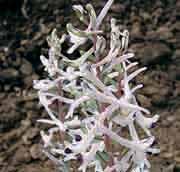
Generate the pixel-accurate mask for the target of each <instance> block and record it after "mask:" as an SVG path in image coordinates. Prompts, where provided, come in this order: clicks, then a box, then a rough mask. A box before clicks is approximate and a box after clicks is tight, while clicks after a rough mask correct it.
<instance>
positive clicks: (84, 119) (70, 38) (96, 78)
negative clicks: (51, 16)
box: [34, 0, 159, 172]
mask: <svg viewBox="0 0 180 172" xmlns="http://www.w3.org/2000/svg"><path fill="white" fill-rule="evenodd" d="M112 3H113V0H109V1H108V2H107V3H106V5H105V6H104V8H103V9H102V11H101V12H100V14H99V15H98V16H97V15H96V13H95V11H94V8H93V7H92V5H90V4H88V5H86V7H85V8H83V7H82V6H81V5H75V6H74V7H73V9H74V10H75V12H76V14H77V16H78V18H79V19H80V21H81V22H82V23H83V24H84V26H86V28H85V29H84V30H79V29H77V28H75V27H73V25H72V24H67V34H64V35H62V37H61V38H59V37H58V36H57V31H56V30H53V32H52V34H51V35H50V36H49V37H48V38H47V41H48V44H49V46H50V49H49V57H48V58H46V57H45V56H41V57H40V59H41V61H42V64H43V65H44V67H45V70H46V71H47V72H48V74H49V78H48V79H43V80H35V81H34V88H35V89H37V90H38V95H39V101H40V104H41V105H43V106H44V108H45V110H46V111H47V113H48V115H49V119H40V120H38V121H39V122H41V123H46V124H49V125H50V126H51V127H50V129H48V131H41V136H42V139H43V142H44V150H43V151H44V153H45V154H46V155H47V156H48V157H49V158H50V159H52V160H53V161H54V162H55V163H56V164H57V165H58V166H59V170H60V171H63V172H66V171H67V172H68V171H72V168H71V163H73V162H74V161H75V162H77V163H76V164H78V165H79V167H78V170H75V171H82V172H86V171H87V170H88V169H94V171H95V172H114V171H116V172H126V171H128V170H131V171H134V172H143V171H148V168H150V163H149V161H148V159H147V154H149V153H151V154H157V153H159V149H157V148H154V147H153V146H154V142H155V137H154V136H152V134H151V132H150V130H149V129H150V128H152V127H154V125H155V123H156V122H157V120H158V118H159V116H158V115H155V116H153V117H151V118H150V117H146V116H145V114H149V113H150V112H149V111H148V110H147V109H145V108H143V107H141V106H140V105H139V104H138V102H137V100H136V97H135V95H134V93H135V91H136V90H138V89H140V88H142V85H137V86H134V87H133V86H132V83H131V81H132V80H133V79H134V78H135V77H136V76H137V75H138V74H139V73H141V72H143V71H144V70H146V68H140V69H137V70H135V71H134V72H132V69H133V67H134V66H136V65H137V62H131V59H132V58H133V57H134V54H133V53H130V52H128V40H129V32H128V31H127V30H124V31H122V32H121V31H120V27H119V26H118V25H117V24H116V20H115V19H114V18H112V19H111V33H110V43H109V41H107V40H106V39H105V37H104V36H103V31H102V30H100V25H101V23H102V21H103V19H104V17H105V15H106V14H107V12H108V10H109V8H110V6H111V5H112ZM64 44H67V45H68V46H69V47H68V48H67V49H66V50H64V48H63V47H64V46H63V45H64ZM89 44H90V45H89ZM108 44H109V50H107V49H108ZM77 52H78V53H77ZM72 57H73V58H72ZM137 125H139V126H140V127H141V128H142V130H143V131H144V136H143V137H141V138H140V136H139V135H140V134H139V133H138V131H137V129H136V127H137ZM122 128H126V129H127V131H129V132H128V133H127V137H125V136H124V137H123V136H121V132H119V131H121V129H122ZM111 144H112V145H114V146H113V147H117V145H121V146H122V147H123V148H124V149H119V150H120V151H119V153H118V152H117V149H116V150H113V148H111V149H110V146H108V145H111ZM124 150H125V151H124ZM110 152H111V153H110ZM122 152H123V153H122ZM121 153H122V154H121ZM110 161H111V162H110ZM91 171H92V170H91Z"/></svg>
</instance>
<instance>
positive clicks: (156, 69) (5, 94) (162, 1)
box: [0, 0, 180, 172]
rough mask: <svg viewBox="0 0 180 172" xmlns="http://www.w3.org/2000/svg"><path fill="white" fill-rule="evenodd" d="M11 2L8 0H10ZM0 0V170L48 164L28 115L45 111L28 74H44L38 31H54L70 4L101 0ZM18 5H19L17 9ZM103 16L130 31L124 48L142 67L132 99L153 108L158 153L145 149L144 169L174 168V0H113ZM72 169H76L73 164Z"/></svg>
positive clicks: (178, 15)
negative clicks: (148, 154) (148, 155)
mask: <svg viewBox="0 0 180 172" xmlns="http://www.w3.org/2000/svg"><path fill="white" fill-rule="evenodd" d="M15 2H16V3H15ZM23 2H26V1H21V0H16V1H13V0H0V171H1V172H40V171H41V172H54V171H56V169H55V167H54V166H53V164H52V163H51V162H50V161H49V160H48V159H47V158H46V157H45V156H44V155H43V154H42V153H41V139H40V136H39V131H40V130H41V129H42V127H43V126H42V125H41V126H40V125H39V124H38V123H37V122H36V120H37V119H39V118H40V117H42V116H46V113H45V112H44V111H43V109H42V108H40V106H39V105H38V99H37V95H36V91H35V90H33V88H32V81H33V80H34V79H38V78H42V77H45V76H46V73H44V72H43V67H42V65H41V64H40V60H39V56H40V54H45V53H47V48H48V46H47V43H46V36H47V35H48V34H49V33H50V31H51V30H52V29H53V28H57V30H58V32H59V33H60V34H61V33H62V32H64V31H65V23H67V22H70V21H77V20H74V13H72V10H71V6H72V4H74V3H79V2H81V3H82V4H85V3H87V2H91V3H92V4H93V5H94V6H95V7H96V9H97V10H98V11H99V9H101V8H102V6H103V4H104V3H105V1H104V0H92V1H90V0H81V1H80V0H72V1H71V0H54V1H53V0H31V1H30V0H27V3H23ZM23 9H24V10H25V11H24V10H23ZM109 14H110V15H109V17H107V18H106V21H105V22H104V29H105V30H106V31H109V25H108V24H109V23H108V22H109V19H110V16H113V17H116V18H118V22H119V23H120V24H121V25H122V28H127V29H129V31H130V35H131V41H130V43H131V44H130V48H131V49H132V50H134V51H135V52H136V58H137V60H138V61H139V62H140V65H145V66H147V67H148V71H147V72H146V73H145V75H143V76H139V77H138V78H137V82H142V83H144V85H145V87H144V88H143V89H142V91H141V92H139V93H138V100H139V102H140V103H141V104H142V105H143V106H145V107H147V108H149V109H150V110H151V111H152V112H153V113H158V114H160V115H161V120H160V121H159V123H158V125H157V127H156V128H155V129H154V133H155V135H156V137H157V140H158V146H159V147H160V148H161V154H160V155H158V156H157V157H152V159H153V160H152V161H153V163H152V164H153V167H152V172H173V171H174V172H178V171H180V106H179V105H180V1H179V0H147V1H145V0H144V1H143V0H132V1H131V0H126V1H123V0H116V1H115V4H114V5H113V6H112V8H111V10H110V13H109ZM75 172H76V171H75Z"/></svg>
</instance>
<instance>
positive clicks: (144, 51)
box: [134, 42, 171, 65]
mask: <svg viewBox="0 0 180 172" xmlns="http://www.w3.org/2000/svg"><path fill="white" fill-rule="evenodd" d="M139 44H140V45H136V46H134V47H137V48H136V49H135V54H136V57H137V58H138V59H140V61H141V62H142V64H143V65H150V64H158V63H159V62H160V61H161V60H162V61H164V60H165V61H166V60H167V58H168V57H170V55H171V49H170V48H169V47H168V46H167V45H166V44H164V43H160V42H158V43H147V44H145V45H144V44H142V43H139ZM141 44H142V45H141ZM139 47H140V48H139Z"/></svg>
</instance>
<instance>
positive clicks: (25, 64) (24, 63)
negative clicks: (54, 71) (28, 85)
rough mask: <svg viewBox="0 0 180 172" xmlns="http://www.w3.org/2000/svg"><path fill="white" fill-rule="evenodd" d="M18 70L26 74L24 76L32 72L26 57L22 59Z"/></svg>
mask: <svg viewBox="0 0 180 172" xmlns="http://www.w3.org/2000/svg"><path fill="white" fill-rule="evenodd" d="M20 71H21V73H22V74H23V75H26V76H27V75H31V74H32V72H33V68H32V65H31V63H30V62H29V61H27V60H26V59H23V60H22V65H21V68H20Z"/></svg>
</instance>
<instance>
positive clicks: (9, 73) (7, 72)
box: [0, 68, 19, 81]
mask: <svg viewBox="0 0 180 172" xmlns="http://www.w3.org/2000/svg"><path fill="white" fill-rule="evenodd" d="M18 77H19V72H18V71H17V70H16V69H14V68H7V69H4V70H1V72H0V81H7V80H16V79H17V78H18Z"/></svg>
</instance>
